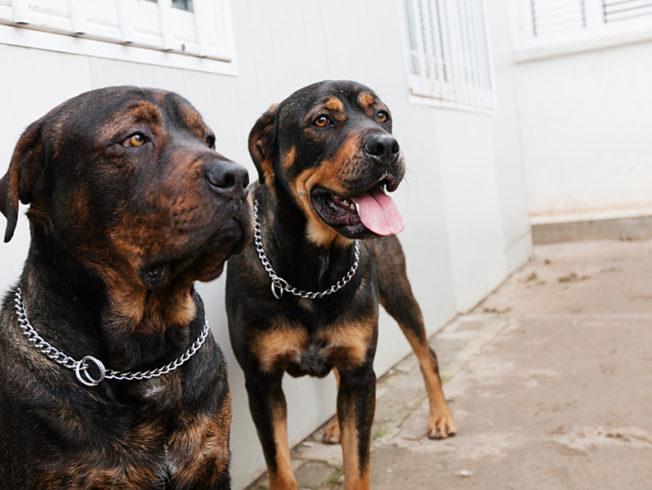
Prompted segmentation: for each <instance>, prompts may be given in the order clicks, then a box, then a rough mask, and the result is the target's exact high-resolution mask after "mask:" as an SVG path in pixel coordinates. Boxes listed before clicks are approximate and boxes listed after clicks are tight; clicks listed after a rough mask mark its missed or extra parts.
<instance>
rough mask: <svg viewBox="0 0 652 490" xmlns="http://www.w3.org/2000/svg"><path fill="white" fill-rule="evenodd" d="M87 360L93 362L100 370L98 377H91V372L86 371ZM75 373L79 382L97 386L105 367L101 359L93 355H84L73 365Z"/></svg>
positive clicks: (102, 377)
mask: <svg viewBox="0 0 652 490" xmlns="http://www.w3.org/2000/svg"><path fill="white" fill-rule="evenodd" d="M89 361H90V362H92V363H93V364H95V367H96V368H97V369H98V371H99V372H100V374H99V378H97V379H95V378H93V376H92V375H91V373H90V372H89V371H88V362H89ZM75 374H76V375H77V379H78V380H79V382H80V383H82V384H84V385H86V386H97V385H99V384H100V383H101V382H102V381H103V380H104V376H105V375H106V368H105V367H104V364H103V363H102V361H100V360H99V359H97V358H95V357H93V356H85V357H83V358H82V359H81V360H80V361H79V362H78V363H77V365H76V366H75Z"/></svg>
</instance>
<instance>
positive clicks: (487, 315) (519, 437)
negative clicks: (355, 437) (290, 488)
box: [249, 240, 652, 490]
mask: <svg viewBox="0 0 652 490" xmlns="http://www.w3.org/2000/svg"><path fill="white" fill-rule="evenodd" d="M431 340H432V342H431V343H432V345H433V347H435V349H436V351H437V353H438V355H439V358H440V364H441V366H442V373H443V376H442V377H443V380H444V382H445V385H444V391H445V393H446V396H447V398H448V399H449V402H450V405H451V409H452V411H453V414H454V416H455V419H456V423H457V425H458V428H459V433H458V435H457V436H456V437H454V438H451V439H447V440H444V441H431V440H429V439H428V438H427V437H426V436H425V435H426V432H425V429H426V422H427V413H428V410H427V401H426V399H425V392H424V389H423V385H422V381H421V375H420V372H419V368H418V365H417V363H416V361H415V358H414V356H409V357H408V358H406V359H405V360H403V361H402V362H401V363H400V364H399V365H397V366H396V367H395V368H394V370H393V371H392V372H391V373H390V374H389V375H387V376H385V377H384V378H383V379H382V380H381V381H380V383H379V386H378V404H377V409H376V422H375V426H374V430H373V449H372V455H371V487H372V488H373V489H397V488H399V489H405V490H411V489H437V488H441V489H449V488H455V489H470V488H473V489H518V490H525V489H591V490H595V489H618V490H624V489H628V490H629V489H634V490H637V489H641V490H643V489H645V490H650V489H652V241H647V240H632V241H627V240H621V241H618V240H616V241H593V242H574V243H565V244H554V245H540V246H536V247H535V249H534V258H533V260H532V261H531V262H530V263H529V264H527V265H526V266H525V267H523V268H522V269H521V270H520V271H518V272H516V273H515V274H514V275H513V276H512V277H511V278H510V279H509V280H507V281H506V282H505V283H504V284H503V285H502V286H501V287H500V288H499V289H498V290H497V291H495V292H494V293H493V294H492V295H490V296H489V297H488V298H487V299H486V300H485V301H484V302H483V303H482V304H480V305H479V306H478V307H477V308H476V309H475V310H474V311H472V312H470V313H469V314H465V315H461V316H459V317H458V318H457V319H456V320H455V321H453V322H452V323H450V324H449V325H447V326H446V327H445V328H443V329H442V330H441V331H440V332H439V333H437V334H436V335H435V336H434V337H433V338H432V339H431ZM320 440H321V433H320V432H319V431H318V432H316V433H315V434H313V435H312V436H311V437H310V438H308V439H307V440H306V441H305V442H304V443H303V444H301V445H300V446H299V447H297V448H296V449H295V450H294V451H293V464H294V466H295V470H296V476H297V481H298V485H299V488H304V489H330V488H341V486H342V478H343V475H342V467H341V454H340V448H339V446H330V445H324V444H322V443H321V442H320ZM266 487H267V482H266V480H265V477H262V478H261V479H260V480H258V481H257V482H256V483H255V484H254V485H252V486H251V487H249V488H250V489H251V490H254V489H259V488H266Z"/></svg>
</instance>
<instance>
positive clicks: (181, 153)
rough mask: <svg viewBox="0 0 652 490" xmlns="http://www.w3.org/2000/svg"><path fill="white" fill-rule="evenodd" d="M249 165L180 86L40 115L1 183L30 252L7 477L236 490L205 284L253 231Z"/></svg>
mask: <svg viewBox="0 0 652 490" xmlns="http://www.w3.org/2000/svg"><path fill="white" fill-rule="evenodd" d="M247 185H248V177H247V173H246V170H245V169H244V167H241V166H240V165H238V164H236V163H234V162H231V161H229V160H228V159H226V158H225V157H223V156H222V155H220V154H219V153H217V152H216V151H215V136H214V134H213V132H212V131H211V130H210V129H209V127H208V126H207V125H206V124H205V123H204V121H203V119H202V117H201V116H200V115H199V113H198V112H197V111H196V110H195V109H194V108H193V107H192V106H191V105H190V103H188V102H187V101H186V100H185V99H183V98H182V97H181V96H179V95H177V94H174V93H170V92H165V91H161V90H153V89H141V88H137V87H109V88H104V89H99V90H94V91H90V92H87V93H84V94H81V95H79V96H77V97H75V98H72V99H70V100H68V101H66V102H64V103H63V104H62V105H60V106H58V107H56V108H55V109H53V110H52V111H51V112H49V113H48V114H46V115H45V116H44V117H42V118H41V119H39V120H37V121H35V122H34V123H32V124H31V125H30V126H29V127H28V128H27V129H26V130H25V132H24V133H23V134H22V136H21V137H20V139H19V141H18V143H17V146H16V148H15V150H14V153H13V157H12V159H11V163H10V166H9V171H8V172H7V174H6V175H5V176H4V177H3V178H2V180H0V210H1V211H2V213H3V214H4V215H5V216H6V217H7V228H6V234H5V241H8V240H9V239H11V237H12V235H13V232H14V230H15V227H16V220H17V216H18V208H19V200H20V201H22V202H23V203H25V204H29V205H30V206H29V211H28V213H27V215H28V217H29V221H30V227H31V245H30V248H29V253H28V257H27V260H26V263H25V266H24V269H23V272H22V275H21V277H20V280H19V282H18V284H17V285H16V287H14V288H13V289H12V290H11V291H10V292H9V293H8V294H7V295H6V296H5V299H4V303H3V307H2V313H1V317H0V434H1V437H0V481H1V482H2V484H1V486H2V487H3V488H39V489H53V488H65V489H69V488H123V489H150V488H175V489H177V488H178V489H181V488H193V489H195V488H202V489H204V488H220V489H222V488H229V487H230V478H229V469H228V467H229V448H228V439H229V427H230V419H231V399H230V394H229V390H228V385H227V378H226V370H225V363H224V359H223V356H222V353H221V351H220V349H219V347H218V346H217V344H216V343H215V341H214V340H213V338H212V335H211V334H210V332H209V330H208V325H207V323H206V320H205V317H204V307H203V304H202V301H201V298H200V297H199V295H198V294H197V293H196V292H195V290H194V287H193V284H194V282H195V281H197V280H199V281H209V280H211V279H214V278H215V277H217V276H218V275H219V274H220V273H221V272H222V269H223V266H224V262H225V260H226V259H227V258H228V257H229V256H230V255H231V254H232V253H234V252H239V251H241V250H242V249H243V247H244V246H245V244H246V243H247V242H248V241H249V239H250V238H251V234H252V231H253V227H252V214H251V204H250V202H249V198H248V190H247Z"/></svg>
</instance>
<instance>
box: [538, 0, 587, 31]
mask: <svg viewBox="0 0 652 490" xmlns="http://www.w3.org/2000/svg"><path fill="white" fill-rule="evenodd" d="M530 4H531V11H532V33H533V34H534V35H535V36H545V35H546V34H550V33H553V32H560V31H568V30H577V29H583V28H585V27H586V11H585V7H584V1H583V0H530Z"/></svg>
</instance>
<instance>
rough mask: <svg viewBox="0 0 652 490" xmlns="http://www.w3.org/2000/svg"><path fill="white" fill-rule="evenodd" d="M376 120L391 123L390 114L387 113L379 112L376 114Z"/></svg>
mask: <svg viewBox="0 0 652 490" xmlns="http://www.w3.org/2000/svg"><path fill="white" fill-rule="evenodd" d="M376 119H378V122H381V123H384V122H387V121H389V114H387V112H385V111H378V112H377V113H376Z"/></svg>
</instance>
